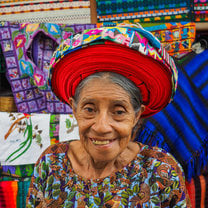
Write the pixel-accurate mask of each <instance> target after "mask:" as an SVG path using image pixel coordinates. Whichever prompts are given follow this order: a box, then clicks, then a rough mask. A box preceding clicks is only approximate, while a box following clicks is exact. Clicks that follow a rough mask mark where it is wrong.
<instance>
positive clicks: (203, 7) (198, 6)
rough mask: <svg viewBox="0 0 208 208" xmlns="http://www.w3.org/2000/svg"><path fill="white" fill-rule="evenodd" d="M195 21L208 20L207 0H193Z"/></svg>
mask: <svg viewBox="0 0 208 208" xmlns="http://www.w3.org/2000/svg"><path fill="white" fill-rule="evenodd" d="M194 14H195V18H194V19H195V22H207V21H208V0H194Z"/></svg>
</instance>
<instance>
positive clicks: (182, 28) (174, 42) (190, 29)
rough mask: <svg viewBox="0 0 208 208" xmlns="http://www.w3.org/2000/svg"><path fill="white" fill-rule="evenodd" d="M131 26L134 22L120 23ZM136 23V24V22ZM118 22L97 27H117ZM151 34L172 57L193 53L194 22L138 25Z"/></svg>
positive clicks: (105, 23) (99, 24) (125, 21)
mask: <svg viewBox="0 0 208 208" xmlns="http://www.w3.org/2000/svg"><path fill="white" fill-rule="evenodd" d="M118 22H120V23H124V24H130V23H132V21H130V20H124V21H118ZM134 23H136V22H134ZM118 24H119V23H116V22H103V23H97V27H101V26H116V25H118ZM137 24H140V25H142V27H143V28H145V29H146V30H148V31H149V32H151V33H152V34H153V35H154V36H155V37H157V38H158V39H159V41H160V42H161V43H162V45H163V47H164V48H165V49H166V50H167V51H168V53H169V54H170V55H171V56H174V57H176V58H179V57H182V56H183V55H185V54H187V53H189V52H191V51H192V48H191V47H192V44H193V42H194V40H195V35H196V28H195V23H194V22H167V23H137Z"/></svg>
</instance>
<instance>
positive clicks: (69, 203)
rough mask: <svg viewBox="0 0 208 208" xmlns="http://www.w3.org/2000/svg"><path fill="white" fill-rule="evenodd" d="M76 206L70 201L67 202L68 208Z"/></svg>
mask: <svg viewBox="0 0 208 208" xmlns="http://www.w3.org/2000/svg"><path fill="white" fill-rule="evenodd" d="M73 205H74V203H73V202H71V201H69V202H67V203H66V206H65V207H66V208H70V207H72V206H73Z"/></svg>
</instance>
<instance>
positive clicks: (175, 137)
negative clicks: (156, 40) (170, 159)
mask: <svg viewBox="0 0 208 208" xmlns="http://www.w3.org/2000/svg"><path fill="white" fill-rule="evenodd" d="M178 64H179V65H180V67H179V80H178V89H177V91H176V95H175V97H174V100H173V102H172V103H170V104H169V105H168V106H167V107H166V108H165V109H164V110H162V111H161V112H159V113H158V114H156V115H154V116H153V117H152V118H149V119H146V120H145V121H144V124H143V128H142V130H141V131H140V132H139V133H138V135H137V139H138V140H139V141H141V142H143V143H146V144H150V145H157V146H160V147H162V148H164V149H166V150H167V151H168V152H170V153H172V154H173V155H174V156H175V158H176V159H177V160H178V161H179V162H180V163H181V165H182V166H183V168H184V171H185V174H186V177H187V180H191V178H192V177H195V176H197V175H200V174H201V173H202V172H204V171H205V172H207V169H206V168H207V164H208V119H207V118H208V73H207V70H208V50H205V51H204V52H202V53H201V54H198V55H196V54H194V53H190V54H188V55H187V56H186V57H184V58H183V59H182V60H181V61H180V62H179V63H178Z"/></svg>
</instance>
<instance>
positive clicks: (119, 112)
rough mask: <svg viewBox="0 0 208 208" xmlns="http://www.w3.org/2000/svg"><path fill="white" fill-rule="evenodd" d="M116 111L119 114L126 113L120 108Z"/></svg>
mask: <svg viewBox="0 0 208 208" xmlns="http://www.w3.org/2000/svg"><path fill="white" fill-rule="evenodd" d="M115 113H116V114H117V115H122V114H124V113H125V111H122V110H118V111H116V112H115Z"/></svg>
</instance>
